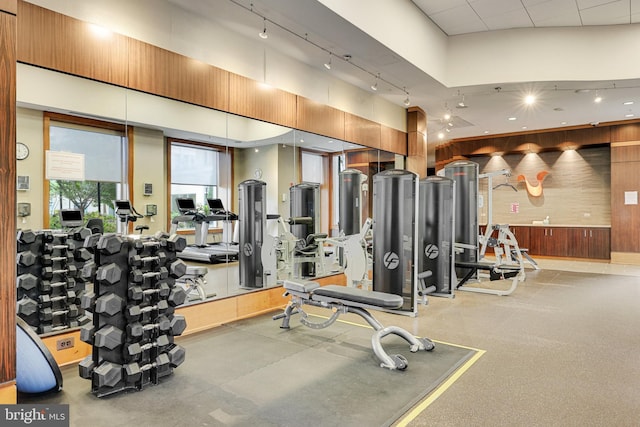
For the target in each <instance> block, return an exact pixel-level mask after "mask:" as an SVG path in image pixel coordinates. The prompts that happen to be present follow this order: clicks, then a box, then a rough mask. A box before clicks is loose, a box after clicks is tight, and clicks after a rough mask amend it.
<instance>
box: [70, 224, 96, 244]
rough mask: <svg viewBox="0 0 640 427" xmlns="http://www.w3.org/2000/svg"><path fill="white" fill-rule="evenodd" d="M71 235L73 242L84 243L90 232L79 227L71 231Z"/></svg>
mask: <svg viewBox="0 0 640 427" xmlns="http://www.w3.org/2000/svg"><path fill="white" fill-rule="evenodd" d="M71 235H72V236H73V240H77V241H79V242H84V240H85V239H86V238H87V237H89V236H91V230H90V229H88V228H86V227H79V228H76V229H74V230H72V231H71Z"/></svg>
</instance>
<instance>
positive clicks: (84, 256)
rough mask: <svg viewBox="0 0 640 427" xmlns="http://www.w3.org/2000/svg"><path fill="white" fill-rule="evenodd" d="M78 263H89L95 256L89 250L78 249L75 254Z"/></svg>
mask: <svg viewBox="0 0 640 427" xmlns="http://www.w3.org/2000/svg"><path fill="white" fill-rule="evenodd" d="M73 258H74V259H75V260H76V261H82V262H87V261H89V260H92V259H93V254H92V253H91V252H90V251H89V249H87V248H78V249H76V250H75V251H74V252H73Z"/></svg>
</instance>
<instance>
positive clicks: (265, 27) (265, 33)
mask: <svg viewBox="0 0 640 427" xmlns="http://www.w3.org/2000/svg"><path fill="white" fill-rule="evenodd" d="M262 19H263V20H264V27H263V30H262V32H261V33H258V35H259V36H260V38H261V39H268V38H269V34H267V18H262Z"/></svg>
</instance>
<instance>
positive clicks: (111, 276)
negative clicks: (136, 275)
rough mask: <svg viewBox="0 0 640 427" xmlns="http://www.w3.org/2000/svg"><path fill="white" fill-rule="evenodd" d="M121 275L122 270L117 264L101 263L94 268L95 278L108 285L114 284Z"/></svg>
mask: <svg viewBox="0 0 640 427" xmlns="http://www.w3.org/2000/svg"><path fill="white" fill-rule="evenodd" d="M121 277H122V270H121V269H120V267H118V265H117V264H115V263H111V264H106V265H101V266H100V267H98V269H97V270H96V280H97V281H99V282H102V283H104V284H108V285H115V284H116V283H118V282H119V281H120V278H121Z"/></svg>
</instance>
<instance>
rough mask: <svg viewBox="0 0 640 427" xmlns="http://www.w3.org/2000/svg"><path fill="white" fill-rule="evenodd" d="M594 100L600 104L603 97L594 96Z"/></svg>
mask: <svg viewBox="0 0 640 427" xmlns="http://www.w3.org/2000/svg"><path fill="white" fill-rule="evenodd" d="M593 102H595V103H596V104H598V103H599V102H602V97H601V96H596V97H595V98H593Z"/></svg>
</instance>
